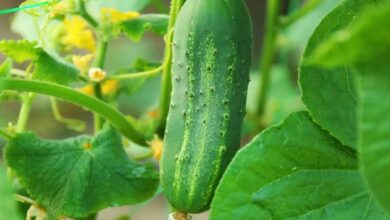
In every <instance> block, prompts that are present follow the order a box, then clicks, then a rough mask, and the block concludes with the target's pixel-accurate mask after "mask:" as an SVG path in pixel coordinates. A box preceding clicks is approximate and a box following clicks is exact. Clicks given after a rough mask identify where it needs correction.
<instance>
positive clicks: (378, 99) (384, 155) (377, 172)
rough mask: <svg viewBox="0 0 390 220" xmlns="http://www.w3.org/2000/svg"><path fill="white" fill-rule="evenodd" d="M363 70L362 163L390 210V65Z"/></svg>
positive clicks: (369, 178) (374, 190)
mask: <svg viewBox="0 0 390 220" xmlns="http://www.w3.org/2000/svg"><path fill="white" fill-rule="evenodd" d="M383 28H385V27H383ZM388 34H390V33H388ZM387 57H389V52H387ZM359 70H360V72H361V73H362V74H361V80H360V81H361V90H362V91H361V100H362V101H361V103H362V107H361V111H360V126H359V128H360V152H361V156H360V162H361V163H360V165H361V169H362V171H363V174H364V175H365V177H366V180H367V182H368V185H369V188H370V189H371V190H372V192H373V193H374V195H375V196H376V198H377V199H378V200H379V201H380V202H381V204H382V206H383V207H384V208H386V209H387V210H388V211H389V212H390V187H389V185H390V133H389V132H390V114H389V113H390V96H389V94H390V65H389V64H385V65H373V66H366V67H360V68H359Z"/></svg>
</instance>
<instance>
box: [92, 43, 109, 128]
mask: <svg viewBox="0 0 390 220" xmlns="http://www.w3.org/2000/svg"><path fill="white" fill-rule="evenodd" d="M107 47H108V41H107V40H106V39H104V37H100V40H99V45H98V50H97V54H96V60H95V67H98V68H101V69H102V68H103V67H104V62H105V60H106V54H107ZM93 91H94V95H95V97H96V98H98V99H100V100H103V101H104V98H103V93H102V85H101V83H100V82H97V83H96V84H94V85H93ZM93 118H94V122H95V125H94V128H95V133H97V132H98V131H100V130H101V129H102V127H103V125H104V119H103V118H101V117H100V116H99V115H98V114H96V113H95V114H94V116H93Z"/></svg>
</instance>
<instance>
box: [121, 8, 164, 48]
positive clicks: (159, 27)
mask: <svg viewBox="0 0 390 220" xmlns="http://www.w3.org/2000/svg"><path fill="white" fill-rule="evenodd" d="M168 20H169V16H168V15H165V14H144V15H141V16H139V17H138V18H136V19H131V20H129V21H125V22H123V23H122V24H121V27H122V31H123V32H124V33H125V34H126V35H127V37H129V38H130V39H131V40H133V41H135V42H138V41H140V40H141V39H142V37H143V35H144V33H145V32H146V31H151V32H153V33H155V34H158V35H161V36H162V35H164V34H165V33H166V31H167V29H168Z"/></svg>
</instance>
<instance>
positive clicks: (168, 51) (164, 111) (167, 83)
mask: <svg viewBox="0 0 390 220" xmlns="http://www.w3.org/2000/svg"><path fill="white" fill-rule="evenodd" d="M184 2H185V0H172V2H171V9H170V13H169V23H168V30H167V35H166V36H167V39H166V44H165V54H164V62H163V63H165V64H166V65H164V68H163V72H162V81H161V94H160V115H159V119H158V127H157V133H158V134H159V135H160V137H162V136H163V135H164V130H165V125H166V120H167V119H166V118H167V116H168V111H169V104H170V99H171V91H172V81H171V69H172V48H171V45H172V41H173V33H171V31H172V30H173V28H174V26H175V23H176V19H177V15H178V14H179V11H180V9H181V7H182V6H183V4H184Z"/></svg>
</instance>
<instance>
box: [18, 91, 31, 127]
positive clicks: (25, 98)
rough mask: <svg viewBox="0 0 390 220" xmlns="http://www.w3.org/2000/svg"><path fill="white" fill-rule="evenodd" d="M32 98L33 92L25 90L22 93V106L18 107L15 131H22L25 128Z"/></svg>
mask: <svg viewBox="0 0 390 220" xmlns="http://www.w3.org/2000/svg"><path fill="white" fill-rule="evenodd" d="M33 99H34V94H32V93H29V92H27V93H25V94H23V95H22V106H21V108H20V112H19V116H18V123H17V125H16V132H18V133H22V132H23V131H24V130H25V129H26V126H27V121H28V118H29V116H30V111H31V106H32V101H33Z"/></svg>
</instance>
